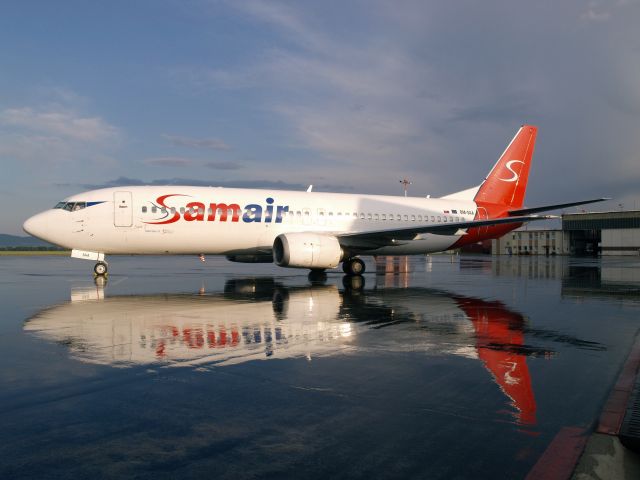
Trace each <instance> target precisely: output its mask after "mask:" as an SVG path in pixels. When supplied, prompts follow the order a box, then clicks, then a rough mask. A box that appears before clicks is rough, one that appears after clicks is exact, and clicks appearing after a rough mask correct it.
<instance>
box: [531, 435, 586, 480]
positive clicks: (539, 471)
mask: <svg viewBox="0 0 640 480" xmlns="http://www.w3.org/2000/svg"><path fill="white" fill-rule="evenodd" d="M588 440H589V436H588V435H587V429H586V428H584V427H564V428H563V429H562V430H560V431H559V432H558V434H557V435H556V436H555V438H554V439H553V441H552V442H551V443H550V444H549V446H548V447H547V449H546V450H545V451H544V453H543V454H542V456H541V457H540V458H539V459H538V461H537V462H536V464H535V465H534V466H533V468H532V469H531V471H530V472H529V474H528V475H527V477H526V480H538V479H541V480H554V479H558V480H567V479H568V478H570V477H571V474H572V473H573V470H574V468H575V466H576V463H578V459H579V458H580V455H582V452H583V450H584V447H585V445H586V444H587V441H588Z"/></svg>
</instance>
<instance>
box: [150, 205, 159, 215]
mask: <svg viewBox="0 0 640 480" xmlns="http://www.w3.org/2000/svg"><path fill="white" fill-rule="evenodd" d="M151 213H158V207H156V206H155V205H154V206H153V207H151Z"/></svg>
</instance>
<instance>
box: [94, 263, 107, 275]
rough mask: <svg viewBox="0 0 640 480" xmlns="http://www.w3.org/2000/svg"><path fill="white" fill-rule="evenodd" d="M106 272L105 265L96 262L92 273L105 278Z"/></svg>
mask: <svg viewBox="0 0 640 480" xmlns="http://www.w3.org/2000/svg"><path fill="white" fill-rule="evenodd" d="M107 270H108V268H107V264H106V263H104V262H98V263H96V265H95V267H93V271H94V273H95V274H96V275H98V276H100V277H102V276H105V275H106V274H107Z"/></svg>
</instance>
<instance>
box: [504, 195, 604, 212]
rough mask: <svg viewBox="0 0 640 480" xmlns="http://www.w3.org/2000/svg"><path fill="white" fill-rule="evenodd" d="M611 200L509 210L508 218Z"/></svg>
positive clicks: (594, 200)
mask: <svg viewBox="0 0 640 480" xmlns="http://www.w3.org/2000/svg"><path fill="white" fill-rule="evenodd" d="M606 200H611V199H610V198H594V199H593V200H582V201H581V202H571V203H558V204H556V205H544V206H542V207H532V208H520V209H518V210H509V212H508V213H509V216H511V217H519V216H521V215H531V214H532V213H539V212H548V211H550V210H558V209H560V208H567V207H575V206H576V205H586V204H587V203H596V202H604V201H606Z"/></svg>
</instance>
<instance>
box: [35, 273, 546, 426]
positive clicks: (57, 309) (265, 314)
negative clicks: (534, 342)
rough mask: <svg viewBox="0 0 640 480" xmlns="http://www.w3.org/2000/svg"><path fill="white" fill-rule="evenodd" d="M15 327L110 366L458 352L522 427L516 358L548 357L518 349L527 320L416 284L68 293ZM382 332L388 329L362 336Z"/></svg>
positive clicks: (527, 389)
mask: <svg viewBox="0 0 640 480" xmlns="http://www.w3.org/2000/svg"><path fill="white" fill-rule="evenodd" d="M24 328H25V330H27V331H30V332H33V333H34V334H35V335H37V336H38V337H40V338H42V339H46V340H49V341H55V342H58V343H61V344H63V345H65V346H66V347H67V348H69V350H70V352H71V355H72V356H73V357H74V358H76V359H78V360H80V361H84V362H91V363H98V364H109V365H114V366H131V365H136V364H140V365H148V364H154V363H159V364H167V365H178V366H180V365H188V366H200V367H206V366H211V365H217V366H221V365H230V364H237V363H242V362H247V361H250V360H260V359H263V360H264V359H270V358H290V357H306V358H308V359H311V358H312V356H314V357H318V356H325V355H334V354H338V353H349V352H355V351H359V350H363V351H364V350H367V349H368V348H370V347H371V345H372V344H373V345H374V346H375V347H376V348H382V349H384V350H385V351H391V350H406V351H413V352H416V351H420V352H424V353H425V354H429V355H457V356H464V357H467V358H474V359H479V360H481V362H482V364H483V365H484V367H485V368H486V369H487V370H488V371H489V372H490V373H491V375H492V376H493V379H494V380H495V382H496V383H497V384H498V386H499V387H500V389H501V390H502V391H503V392H504V393H505V395H507V396H508V397H509V399H510V404H511V405H512V406H513V407H514V408H515V409H516V410H517V411H518V413H517V418H518V421H519V422H520V423H524V424H533V423H535V411H536V403H535V399H534V394H533V389H532V384H531V378H530V375H529V370H528V367H527V363H526V356H528V355H540V354H542V355H550V354H551V352H550V351H549V350H545V349H539V348H534V347H531V346H527V345H526V343H525V338H524V337H525V333H526V332H527V327H526V321H525V319H524V318H523V316H522V315H520V314H519V313H517V312H514V311H511V310H509V309H508V308H507V307H506V306H505V305H504V304H502V303H501V302H499V301H485V300H481V299H477V298H470V297H464V296H459V295H455V294H451V293H448V292H443V291H438V290H430V289H424V288H382V289H376V290H362V289H353V290H352V289H350V288H345V289H344V290H339V289H338V288H337V287H336V286H335V285H317V286H306V287H285V286H283V285H280V284H278V283H276V282H274V281H273V279H259V280H235V281H228V282H227V284H226V286H225V291H224V293H218V294H205V293H204V292H202V291H201V292H200V294H199V295H184V294H169V295H152V296H131V295H130V296H113V297H110V296H108V295H106V296H105V295H104V291H103V289H102V288H101V287H92V288H84V289H74V290H73V291H72V300H71V301H70V302H67V303H64V304H61V305H56V306H53V307H49V308H47V309H44V310H42V311H41V312H39V313H38V314H36V315H35V316H33V317H32V318H30V319H29V320H27V321H26V323H25V326H24ZM382 328H384V329H385V330H384V331H385V332H388V331H389V330H387V329H388V328H393V333H392V334H384V335H369V336H366V335H364V334H365V332H367V331H368V330H372V329H382ZM534 336H535V335H534ZM547 338H548V337H547Z"/></svg>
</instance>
